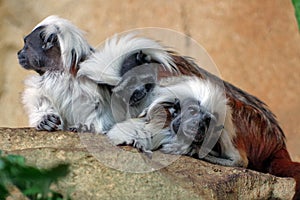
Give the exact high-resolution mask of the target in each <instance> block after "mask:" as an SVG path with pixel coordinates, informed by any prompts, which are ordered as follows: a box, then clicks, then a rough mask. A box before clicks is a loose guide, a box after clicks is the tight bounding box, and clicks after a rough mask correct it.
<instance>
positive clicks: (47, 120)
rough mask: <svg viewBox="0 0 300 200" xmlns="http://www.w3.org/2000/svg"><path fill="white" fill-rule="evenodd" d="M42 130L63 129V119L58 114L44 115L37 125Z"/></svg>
mask: <svg viewBox="0 0 300 200" xmlns="http://www.w3.org/2000/svg"><path fill="white" fill-rule="evenodd" d="M36 129H37V130H40V131H57V130H62V120H61V119H60V117H59V116H58V115H56V114H47V115H44V116H43V118H42V120H41V121H40V122H39V124H38V125H37V127H36Z"/></svg>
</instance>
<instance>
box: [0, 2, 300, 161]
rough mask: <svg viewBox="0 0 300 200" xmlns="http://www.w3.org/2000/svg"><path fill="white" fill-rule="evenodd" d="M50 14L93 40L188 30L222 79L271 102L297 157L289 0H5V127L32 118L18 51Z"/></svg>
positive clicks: (299, 66)
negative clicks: (136, 31)
mask: <svg viewBox="0 0 300 200" xmlns="http://www.w3.org/2000/svg"><path fill="white" fill-rule="evenodd" d="M51 14H56V15H59V16H61V17H65V18H67V19H70V20H71V21H73V22H74V23H75V24H76V25H77V26H79V27H80V28H81V29H82V30H84V31H86V36H87V38H88V40H89V42H90V43H91V44H92V45H93V46H96V45H98V44H99V43H100V42H102V41H104V40H105V38H107V37H110V36H112V35H113V34H115V33H119V32H123V31H126V30H130V29H133V28H143V27H160V28H168V29H172V30H175V31H178V32H180V33H184V34H187V35H189V36H191V37H192V38H193V39H194V40H195V41H196V42H197V43H199V44H201V45H202V46H203V47H204V48H205V49H206V51H207V52H208V54H209V55H210V56H211V58H212V59H213V61H214V62H215V64H216V65H217V66H218V70H219V71H220V74H221V76H222V77H223V78H224V79H225V80H228V81H229V82H231V83H233V84H235V85H237V86H238V87H240V88H242V89H244V90H246V91H248V92H249V93H251V94H254V95H255V96H257V97H259V98H260V99H262V100H263V101H264V102H266V103H267V104H268V105H269V107H270V108H271V110H272V111H273V112H274V113H275V114H276V116H277V117H278V121H279V123H280V124H281V126H282V128H283V130H284V131H285V133H286V136H287V145H288V149H289V150H290V152H291V154H292V157H293V158H294V159H296V160H298V161H300V148H299V147H300V131H299V130H300V123H299V119H300V112H299V111H300V101H299V95H300V86H299V83H300V35H299V31H298V29H297V23H296V20H295V17H294V10H293V7H292V3H291V1H290V0H267V1H261V0H253V1H233V0H225V1H218V0H200V1H198V0H190V1H184V0H175V1H170V0H165V1H160V0H152V1H150V0H149V1H138V0H128V1H117V0H113V1H105V0H102V1H101V0H100V1H98V0H89V1H84V0H78V1H72V0H63V1H54V0H47V1H46V0H40V1H34V0H0V20H1V23H0V30H1V31H0V126H5V127H23V126H27V124H28V123H27V117H26V114H25V112H24V110H23V108H22V106H21V103H20V93H21V91H22V90H23V80H24V79H25V77H26V76H27V75H28V74H30V73H31V72H27V71H25V70H24V69H22V68H21V67H20V66H19V65H18V62H17V59H16V52H17V51H18V50H19V49H20V48H22V45H23V41H22V39H23V37H24V36H25V35H26V34H28V33H29V32H30V31H31V29H32V28H33V27H34V26H35V25H36V24H37V23H38V22H39V21H41V20H42V19H43V18H45V17H46V16H48V15H51ZM162 42H164V41H162ZM166 45H169V44H166ZM172 45H174V44H171V46H172ZM175 45H176V44H175ZM169 46H170V45H169ZM178 46H180V45H178ZM196 54H197V52H196Z"/></svg>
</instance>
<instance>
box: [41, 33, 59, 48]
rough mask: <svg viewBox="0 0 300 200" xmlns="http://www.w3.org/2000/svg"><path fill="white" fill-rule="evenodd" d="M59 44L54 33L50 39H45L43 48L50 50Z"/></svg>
mask: <svg viewBox="0 0 300 200" xmlns="http://www.w3.org/2000/svg"><path fill="white" fill-rule="evenodd" d="M56 42H57V35H56V34H54V33H52V34H51V35H49V37H48V38H44V44H43V46H42V48H43V49H45V50H48V49H50V48H52V47H53V46H54V45H55V43H56Z"/></svg>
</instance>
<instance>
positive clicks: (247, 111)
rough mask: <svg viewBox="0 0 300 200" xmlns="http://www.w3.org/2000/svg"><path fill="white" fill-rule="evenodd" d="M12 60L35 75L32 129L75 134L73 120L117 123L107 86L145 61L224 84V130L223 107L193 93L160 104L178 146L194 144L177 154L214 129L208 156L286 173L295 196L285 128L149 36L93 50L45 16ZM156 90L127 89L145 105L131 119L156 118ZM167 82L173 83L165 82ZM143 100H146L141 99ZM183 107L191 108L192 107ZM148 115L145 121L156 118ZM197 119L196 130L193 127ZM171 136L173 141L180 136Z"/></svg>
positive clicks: (162, 71) (102, 126) (297, 167)
mask: <svg viewBox="0 0 300 200" xmlns="http://www.w3.org/2000/svg"><path fill="white" fill-rule="evenodd" d="M18 59H19V63H20V65H22V66H23V67H24V68H25V69H29V70H34V71H36V72H37V73H38V75H33V76H31V77H29V78H28V79H27V80H26V89H25V91H24V94H23V103H24V105H25V108H26V109H27V111H28V115H29V120H30V125H31V126H34V127H36V128H37V129H38V130H47V131H55V130H74V131H76V130H77V129H78V127H79V125H80V124H84V125H87V126H93V127H94V131H95V132H97V133H106V132H108V131H109V130H111V131H113V129H114V125H115V124H116V123H123V122H126V118H125V119H122V120H123V121H122V120H120V121H116V120H115V119H114V117H113V112H112V105H111V104H110V103H111V98H112V95H113V93H114V90H117V89H116V87H115V86H118V84H119V82H120V81H121V82H122V76H123V75H124V74H126V73H127V72H129V71H131V70H132V69H134V68H135V67H137V66H140V65H143V66H145V65H148V67H149V68H151V67H152V66H156V67H155V68H158V70H157V79H158V80H160V79H163V78H165V77H177V78H178V79H179V80H180V79H181V78H180V77H183V76H184V77H186V76H191V77H190V78H191V81H194V82H199V84H200V85H202V84H203V85H207V83H208V85H216V87H217V88H218V87H224V93H225V94H224V95H225V97H226V98H225V99H226V101H225V102H226V106H225V107H226V110H227V112H226V117H225V122H224V124H223V126H224V128H222V125H220V124H218V123H216V122H218V120H217V119H218V117H217V113H223V111H222V112H220V111H219V112H218V111H217V112H215V113H213V112H212V110H211V108H210V107H206V106H205V104H201V103H202V102H203V101H201V100H203V99H202V98H201V97H199V96H197V95H196V96H194V97H193V98H178V99H177V100H176V98H175V99H174V100H173V101H172V102H169V100H168V103H167V104H169V105H165V104H164V103H163V105H164V107H165V109H164V110H165V111H167V112H168V113H169V114H170V115H171V116H170V117H169V124H167V126H169V127H170V128H171V129H172V130H173V134H174V133H176V134H178V137H177V138H183V139H182V140H180V141H186V143H187V144H188V145H187V144H186V143H185V142H183V143H181V144H182V145H183V146H184V145H187V146H190V145H192V147H193V148H192V149H194V150H193V151H190V149H189V148H184V149H186V151H184V152H180V151H178V152H179V153H186V154H194V153H195V152H196V153H197V151H198V150H197V144H200V143H201V144H203V143H205V140H204V141H203V140H202V139H201V137H202V136H201V134H202V135H203V133H206V134H212V133H217V134H219V135H220V140H219V141H218V142H217V143H216V146H215V147H213V149H212V151H211V152H210V153H209V154H208V157H207V160H208V161H211V162H214V163H218V164H224V165H229V166H242V167H246V168H249V169H253V170H256V171H260V172H265V173H270V174H273V175H276V176H280V177H293V178H294V179H295V180H296V194H295V196H294V199H300V164H299V163H297V162H293V161H292V160H291V158H290V155H289V153H288V151H287V148H286V143H285V136H284V133H283V131H282V129H281V128H280V126H279V124H278V122H277V120H276V118H275V116H274V114H273V113H272V112H271V111H270V110H269V109H268V108H267V106H266V105H265V104H264V103H263V102H262V101H260V100H259V99H257V98H256V97H254V96H252V95H250V94H248V93H247V92H245V91H243V90H241V89H239V88H237V87H235V86H233V85H232V84H230V83H228V82H226V81H224V80H222V79H220V78H218V77H216V76H214V75H212V74H210V73H209V72H207V71H206V70H204V69H202V68H200V67H199V66H197V65H196V64H195V63H194V62H193V61H192V60H191V59H189V58H187V57H185V56H181V55H178V54H176V53H174V52H171V51H168V50H167V49H165V48H163V47H162V46H161V45H160V44H159V43H158V42H156V41H154V40H151V39H148V38H144V37H135V36H133V35H125V36H122V37H117V36H115V37H113V38H112V39H110V40H108V41H106V42H105V44H104V46H103V47H101V48H100V49H97V50H95V49H94V48H92V47H91V46H90V45H89V44H88V42H87V41H86V39H85V38H84V36H83V34H82V32H81V31H80V30H79V29H78V28H77V27H75V26H74V25H73V24H71V23H70V22H69V21H67V20H65V19H62V18H58V17H55V16H50V17H48V18H46V19H45V20H43V21H42V22H41V23H39V24H38V25H37V26H36V27H35V28H34V29H33V31H32V32H31V33H30V34H29V35H28V36H26V37H25V38H24V47H23V49H21V50H20V51H19V52H18ZM154 64H155V65H154ZM195 76H196V77H197V79H195V78H194V77H195ZM183 79H184V78H183ZM199 79H202V80H199ZM171 82H172V81H171ZM175 82H176V81H175ZM179 82H180V81H179ZM158 83H160V81H159V82H158ZM176 84H177V86H178V87H183V85H185V84H184V83H174V87H175V86H176ZM155 87H156V84H142V85H140V86H136V88H134V89H133V90H132V91H133V92H132V94H130V95H129V96H130V98H129V101H130V102H131V103H130V104H131V105H130V106H129V110H131V109H132V107H133V108H134V109H133V110H136V108H137V107H138V104H139V102H141V101H143V102H148V103H146V104H145V105H143V106H141V107H140V108H139V109H137V110H136V111H135V112H133V114H132V115H131V116H130V117H133V118H134V119H140V118H141V117H142V115H138V114H137V113H139V112H141V113H142V114H143V113H144V114H145V116H155V115H153V114H152V113H153V112H152V111H153V109H150V108H151V105H153V106H154V105H158V104H159V103H157V104H156V103H155V102H157V101H158V100H157V101H156V100H155V99H156V97H157V96H156V95H155V94H156V93H155V92H154V93H153V91H156V89H155ZM160 87H162V88H163V87H164V86H163V84H162V86H159V85H158V90H160ZM166 87H169V88H172V87H173V86H172V84H171V85H168V84H167V86H166ZM199 87H200V86H199ZM207 87H209V88H211V86H207ZM198 89H199V88H198ZM176 91H177V90H176ZM199 91H201V90H199ZM177 92H179V91H177ZM193 92H195V91H192V93H193ZM148 93H149V94H148ZM152 93H153V94H154V96H152V95H151V94H152ZM179 94H180V92H179ZM195 94H197V92H196V93H195ZM150 97H151V99H150V101H146V100H147V98H150ZM144 98H146V100H145V99H144ZM152 98H153V99H152ZM212 98H214V95H212ZM158 99H159V98H158ZM162 102H164V100H163V101H162ZM178 102H179V103H178ZM187 102H188V103H187ZM148 104H149V105H148ZM178 105H179V106H178ZM189 105H192V106H191V107H192V109H191V108H190V107H189ZM148 106H149V107H148ZM143 107H144V108H143ZM154 107H155V106H154ZM172 107H173V108H172ZM144 109H145V110H144ZM142 110H144V112H143V111H142ZM188 110H197V112H198V114H195V116H198V117H199V120H196V118H195V117H192V115H193V114H192V113H194V112H190V111H188ZM199 113H200V114H199ZM172 115H173V116H172ZM139 116H140V117H139ZM178 116H179V118H177V117H178ZM208 116H209V117H208ZM151 119H152V121H151V120H150V121H149V120H148V121H147V122H146V123H151V122H153V123H158V122H154V121H153V120H155V119H153V118H151ZM179 119H180V120H179ZM190 120H191V121H193V122H190ZM200 121H201V123H200ZM198 122H199V123H198ZM195 124H196V125H195ZM200 124H201V128H199V127H198V126H200ZM208 124H209V125H208ZM226 124H227V125H226ZM191 125H195V127H194V128H193V129H194V130H195V131H192V132H191V133H190V134H191V135H192V136H193V137H194V139H191V138H189V134H186V132H185V131H182V130H181V129H182V127H185V126H187V127H190V128H191ZM112 127H113V128H112ZM211 127H212V128H211ZM162 130H164V129H162ZM184 130H188V129H184ZM212 135H214V134H212ZM179 136H180V137H179ZM181 136H182V137H181ZM200 136H201V137H200ZM169 138H174V137H169ZM163 139H164V140H168V139H166V138H163ZM174 141H175V143H176V142H178V141H179V140H174ZM119 142H120V141H119ZM125 142H126V141H125ZM224 142H225V143H224ZM116 143H118V142H116ZM138 143H140V144H141V142H138ZM195 145H196V146H195ZM175 146H176V145H175ZM150 147H151V146H150ZM167 147H168V145H165V146H162V150H164V149H165V150H164V151H165V152H167V153H177V152H172V151H173V150H174V151H176V150H178V146H177V147H176V148H174V147H172V144H171V146H169V147H170V148H167ZM171 147H172V148H171ZM150 149H151V148H150ZM172 149H173V150H172ZM191 152H192V153H191ZM198 152H201V151H198ZM200 157H201V156H200ZM204 159H205V158H204Z"/></svg>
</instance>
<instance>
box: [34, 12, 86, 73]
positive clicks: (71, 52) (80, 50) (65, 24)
mask: <svg viewBox="0 0 300 200" xmlns="http://www.w3.org/2000/svg"><path fill="white" fill-rule="evenodd" d="M42 26H44V36H45V39H46V40H47V38H48V37H49V36H50V35H51V34H56V35H57V37H58V41H59V44H60V50H61V57H62V61H63V64H64V67H65V68H66V69H67V70H69V69H70V67H71V65H72V64H73V62H75V65H77V64H78V62H79V61H80V59H82V58H84V57H86V56H88V55H89V54H90V53H91V47H90V45H89V44H88V42H87V41H86V39H85V38H84V34H83V32H82V31H81V30H80V29H78V28H77V27H76V26H75V25H73V24H72V23H71V22H70V21H68V20H66V19H62V18H59V17H57V16H49V17H47V18H45V19H44V20H43V21H41V22H40V23H39V24H38V25H37V26H36V27H35V28H34V29H36V28H38V27H42ZM34 29H33V30H34ZM74 59H75V60H74Z"/></svg>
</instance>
